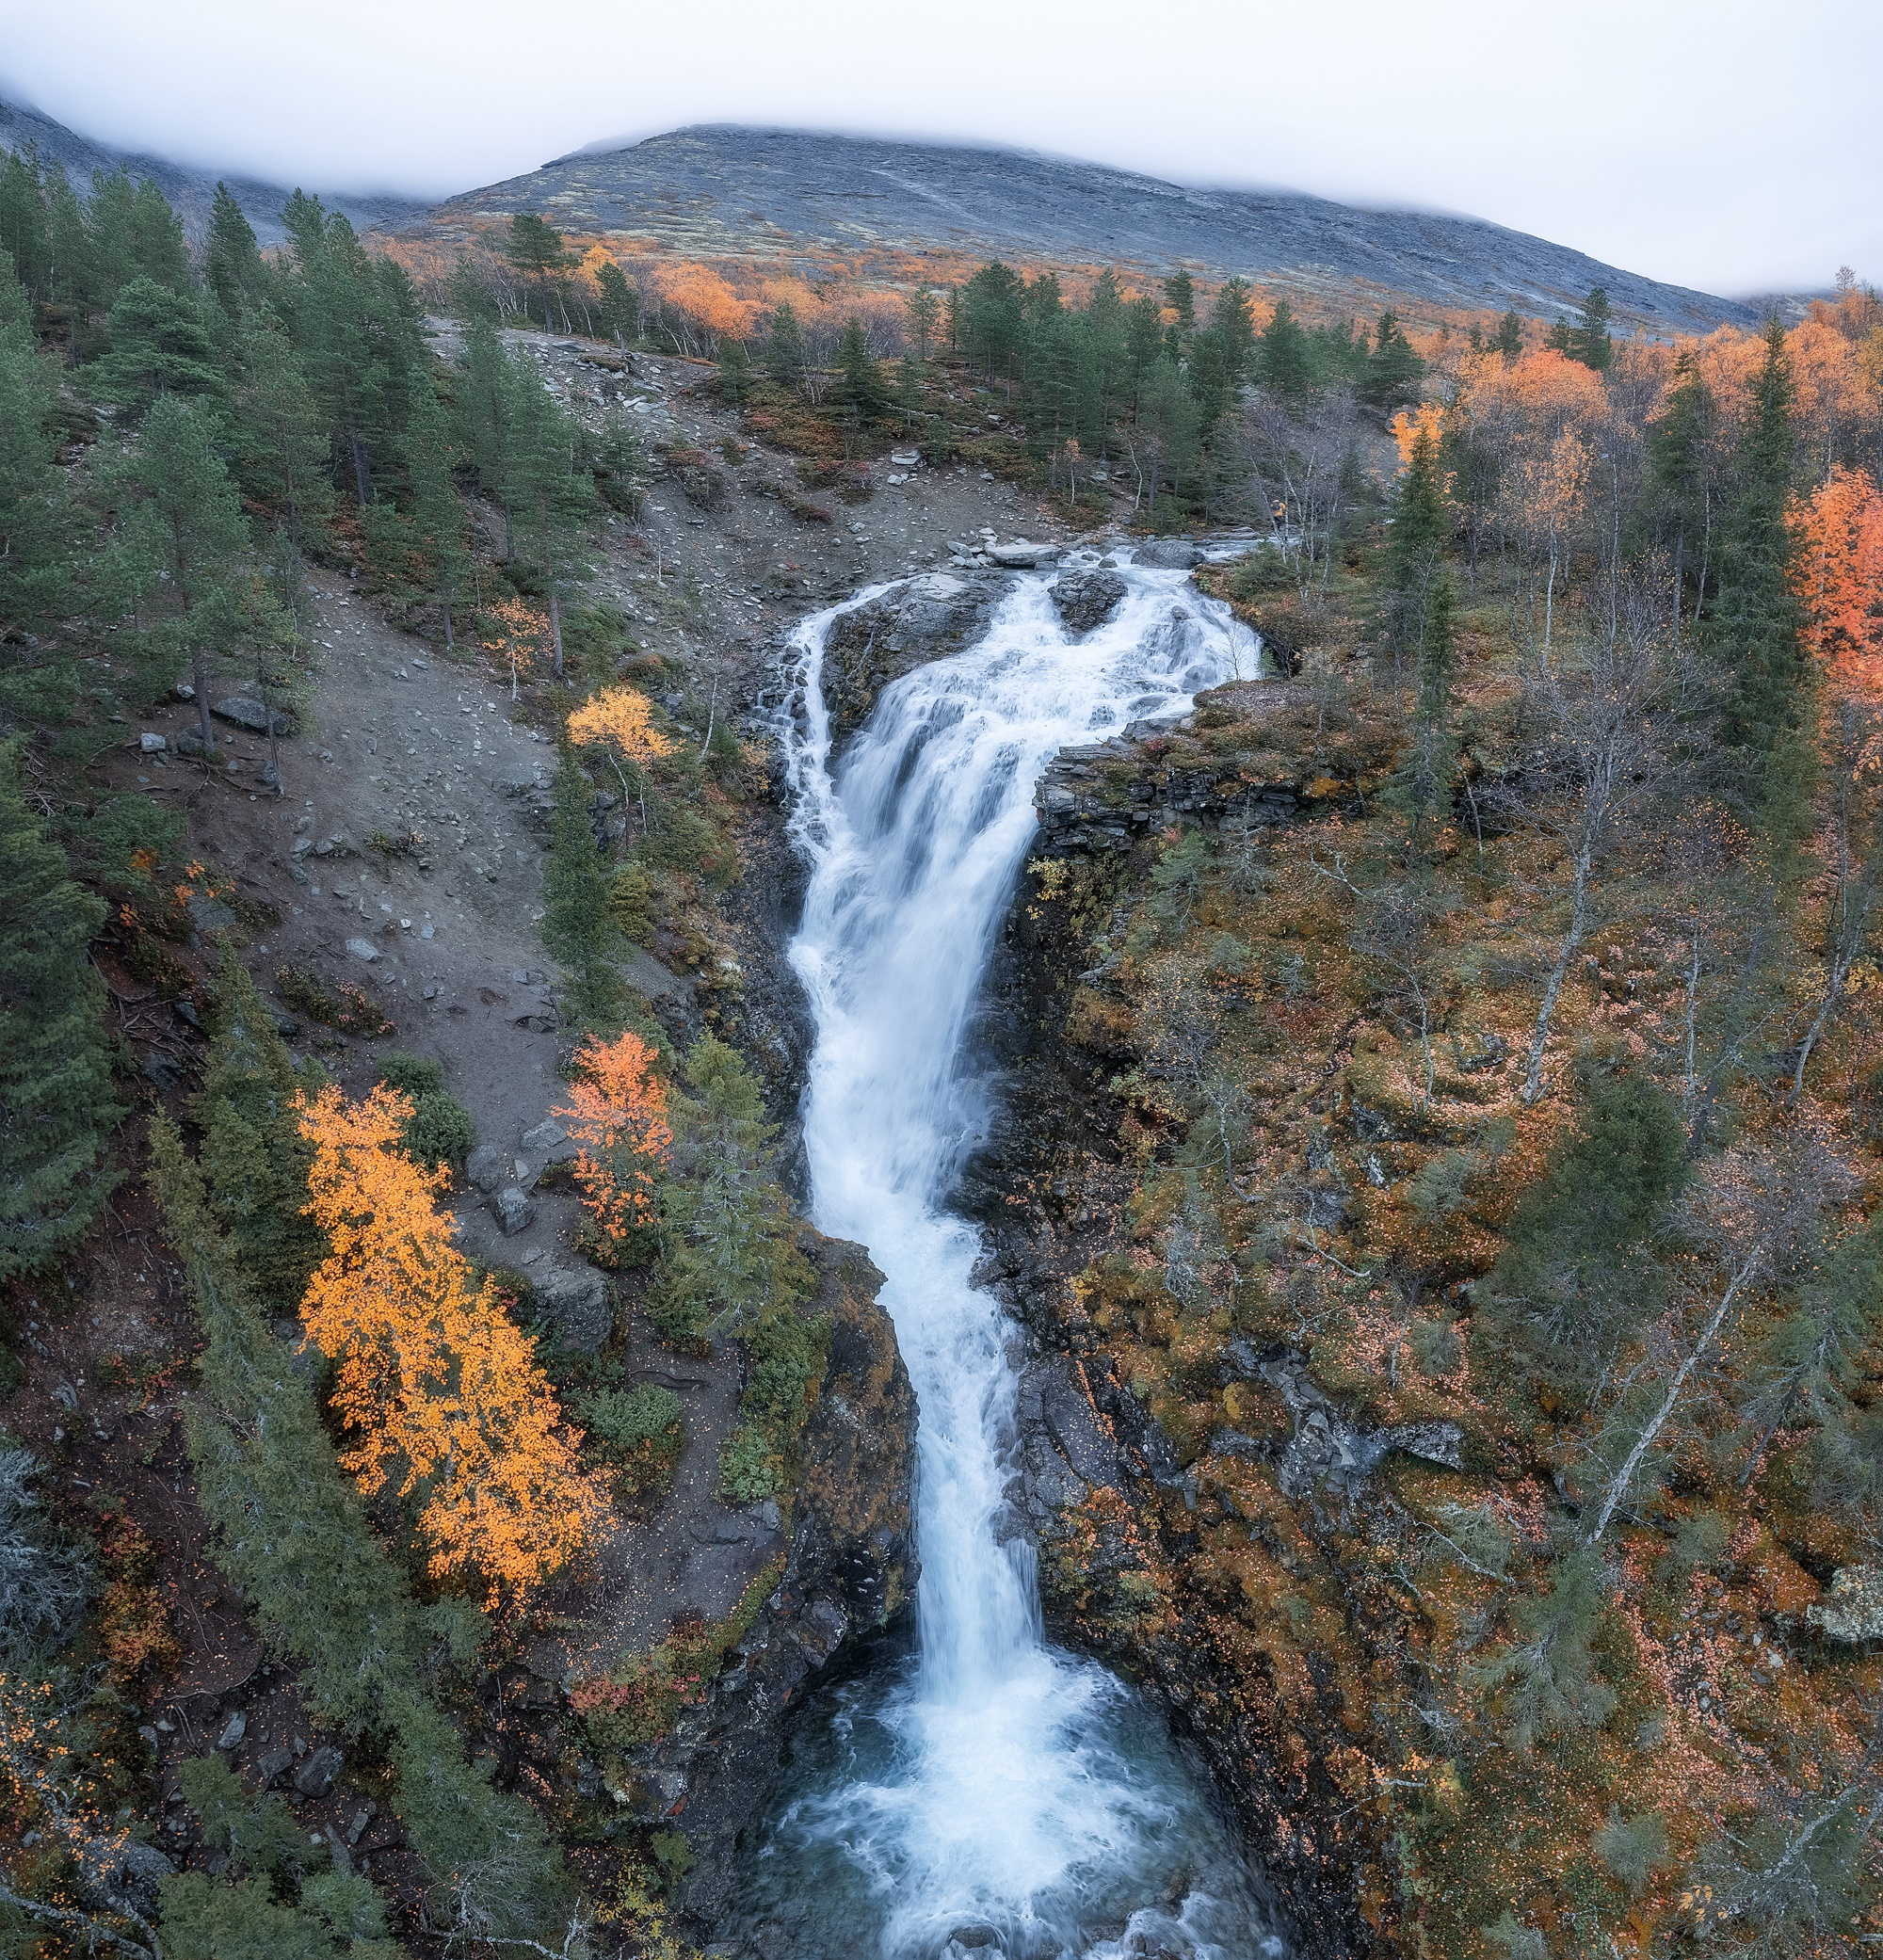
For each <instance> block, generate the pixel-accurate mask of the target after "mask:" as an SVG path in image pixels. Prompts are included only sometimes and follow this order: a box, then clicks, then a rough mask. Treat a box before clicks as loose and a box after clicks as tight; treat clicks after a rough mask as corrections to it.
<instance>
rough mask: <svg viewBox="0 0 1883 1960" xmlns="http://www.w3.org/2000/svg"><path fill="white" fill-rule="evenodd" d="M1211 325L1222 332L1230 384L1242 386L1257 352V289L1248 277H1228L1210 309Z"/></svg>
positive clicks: (1225, 366)
mask: <svg viewBox="0 0 1883 1960" xmlns="http://www.w3.org/2000/svg"><path fill="white" fill-rule="evenodd" d="M1210 325H1211V326H1212V327H1214V328H1215V329H1216V331H1217V333H1219V334H1220V335H1221V336H1222V343H1223V368H1224V371H1225V373H1227V374H1228V376H1229V378H1230V386H1231V388H1232V389H1233V388H1236V387H1239V386H1240V385H1241V384H1242V382H1243V381H1244V380H1245V379H1246V378H1247V376H1248V371H1249V365H1250V362H1251V361H1252V360H1253V357H1254V354H1255V289H1254V288H1253V287H1252V286H1251V285H1250V284H1249V282H1248V281H1247V280H1246V279H1243V278H1241V277H1237V278H1235V279H1231V280H1229V281H1225V283H1224V284H1223V286H1222V287H1221V289H1220V290H1219V291H1218V292H1217V294H1216V297H1215V304H1214V305H1213V306H1212V307H1211V309H1210Z"/></svg>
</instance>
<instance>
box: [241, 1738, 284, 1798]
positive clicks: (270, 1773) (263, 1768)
mask: <svg viewBox="0 0 1883 1960" xmlns="http://www.w3.org/2000/svg"><path fill="white" fill-rule="evenodd" d="M293 1767H294V1751H293V1750H292V1749H290V1748H288V1747H287V1746H286V1745H285V1744H284V1743H282V1744H278V1745H277V1746H276V1747H274V1748H272V1749H264V1750H263V1751H262V1753H261V1755H259V1756H258V1757H256V1758H255V1759H254V1760H253V1761H252V1762H251V1763H250V1764H249V1768H250V1769H251V1770H252V1771H253V1772H254V1775H255V1776H256V1778H257V1779H258V1780H259V1782H260V1784H261V1786H262V1788H263V1789H264V1790H272V1789H273V1788H274V1786H275V1785H276V1784H277V1783H279V1782H280V1781H281V1780H282V1777H283V1776H285V1775H287V1773H288V1772H289V1771H290V1770H291V1769H292V1768H293Z"/></svg>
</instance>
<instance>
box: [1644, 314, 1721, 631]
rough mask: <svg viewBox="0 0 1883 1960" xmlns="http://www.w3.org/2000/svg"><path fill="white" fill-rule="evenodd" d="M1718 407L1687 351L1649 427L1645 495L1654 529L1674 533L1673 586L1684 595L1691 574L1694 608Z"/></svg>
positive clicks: (1710, 499)
mask: <svg viewBox="0 0 1883 1960" xmlns="http://www.w3.org/2000/svg"><path fill="white" fill-rule="evenodd" d="M1718 426H1719V406H1718V404H1717V403H1716V402H1715V401H1714V394H1713V390H1712V389H1711V388H1709V387H1708V386H1707V383H1706V378H1705V376H1703V375H1702V374H1701V373H1700V371H1699V364H1698V361H1695V359H1694V357H1693V354H1692V352H1691V351H1688V350H1683V351H1682V352H1681V353H1680V354H1678V355H1676V356H1675V359H1674V385H1673V386H1672V387H1671V388H1670V389H1668V391H1667V398H1666V406H1665V407H1664V408H1663V409H1662V410H1661V413H1660V414H1659V415H1658V416H1656V417H1655V419H1654V420H1653V421H1652V422H1650V424H1649V425H1648V428H1647V437H1646V448H1647V455H1648V486H1647V487H1648V491H1649V496H1650V499H1651V500H1652V502H1653V504H1654V505H1655V506H1657V508H1656V511H1655V520H1656V526H1657V528H1658V529H1659V531H1660V532H1661V534H1662V536H1663V537H1665V536H1666V533H1667V532H1668V531H1672V532H1673V534H1674V583H1675V587H1676V590H1677V591H1684V590H1685V588H1686V585H1687V580H1688V577H1689V574H1690V572H1691V576H1692V579H1693V582H1694V597H1695V602H1696V607H1697V608H1698V606H1700V605H1703V604H1704V603H1705V602H1706V598H1707V584H1708V574H1709V570H1710V566H1711V560H1712V555H1713V526H1714V493H1713V492H1714V486H1713V464H1712V451H1713V446H1714V440H1715V438H1716V435H1717V432H1718Z"/></svg>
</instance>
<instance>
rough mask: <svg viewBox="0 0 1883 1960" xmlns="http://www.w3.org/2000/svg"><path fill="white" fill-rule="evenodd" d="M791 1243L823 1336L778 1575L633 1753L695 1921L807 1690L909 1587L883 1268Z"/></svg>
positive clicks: (906, 1480)
mask: <svg viewBox="0 0 1883 1960" xmlns="http://www.w3.org/2000/svg"><path fill="white" fill-rule="evenodd" d="M803 1243H804V1245H805V1248H806V1250H807V1251H809V1252H810V1253H811V1255H812V1256H813V1258H814V1260H815V1261H816V1263H817V1267H818V1271H819V1276H820V1280H821V1284H820V1286H819V1289H818V1292H817V1293H816V1296H815V1297H814V1298H813V1300H812V1301H810V1302H809V1303H808V1306H807V1309H806V1310H807V1311H809V1312H811V1313H815V1314H828V1315H829V1317H830V1333H829V1354H828V1360H827V1362H826V1367H825V1374H824V1380H823V1384H822V1387H821V1389H820V1390H819V1392H818V1396H817V1401H816V1405H815V1406H814V1407H813V1410H812V1413H811V1416H810V1418H809V1420H808V1421H807V1422H806V1423H805V1426H804V1430H803V1433H802V1436H801V1438H800V1440H799V1452H798V1464H799V1479H798V1484H797V1489H796V1491H795V1492H794V1493H793V1495H792V1497H791V1500H790V1518H789V1527H790V1538H789V1550H788V1551H787V1553H786V1556H785V1563H784V1567H783V1571H782V1573H781V1577H780V1579H779V1581H778V1584H777V1586H776V1587H775V1588H774V1590H773V1591H772V1592H771V1593H770V1595H769V1596H768V1597H767V1598H766V1599H765V1601H764V1606H763V1607H762V1608H761V1609H760V1611H759V1613H758V1615H757V1616H756V1618H754V1619H753V1621H752V1623H751V1625H750V1627H749V1629H748V1631H747V1632H746V1633H745V1634H744V1636H743V1637H742V1638H741V1639H740V1640H739V1641H738V1643H737V1644H736V1645H735V1646H734V1647H732V1649H731V1651H730V1652H729V1653H728V1654H727V1656H726V1658H725V1662H724V1664H723V1665H722V1666H721V1668H720V1669H719V1672H718V1673H717V1674H716V1676H715V1678H714V1679H713V1680H712V1682H711V1684H710V1686H709V1687H708V1688H707V1690H706V1693H705V1695H704V1698H703V1700H701V1701H700V1703H699V1704H698V1705H697V1706H695V1707H690V1708H686V1709H684V1711H682V1713H681V1714H680V1716H679V1717H678V1718H677V1719H676V1720H675V1722H674V1723H673V1725H672V1727H671V1728H670V1729H669V1730H668V1733H667V1734H666V1735H665V1736H663V1737H662V1738H661V1739H660V1740H659V1741H658V1742H657V1743H652V1744H650V1745H649V1746H648V1747H647V1748H645V1749H643V1750H640V1751H637V1752H635V1755H634V1757H633V1759H632V1765H631V1766H632V1768H633V1770H634V1772H635V1775H636V1790H635V1794H636V1799H637V1802H636V1819H637V1821H640V1822H644V1823H655V1824H659V1825H660V1826H661V1827H663V1828H666V1829H668V1830H677V1831H683V1832H684V1833H685V1835H686V1840H687V1842H688V1845H689V1847H690V1848H691V1850H692V1852H693V1855H694V1856H695V1857H696V1859H697V1860H698V1863H697V1865H696V1866H695V1868H694V1871H693V1873H692V1876H691V1879H690V1881H689V1883H688V1886H687V1889H686V1893H685V1905H686V1909H687V1911H688V1913H689V1914H690V1915H691V1916H692V1917H694V1918H695V1919H696V1920H699V1921H700V1923H701V1924H702V1925H703V1924H708V1923H710V1922H711V1921H712V1920H714V1919H715V1918H716V1916H717V1914H718V1913H719V1911H720V1909H721V1908H722V1906H723V1905H724V1904H725V1902H726V1888H727V1885H728V1882H729V1880H730V1877H731V1873H732V1851H733V1847H734V1845H735V1844H736V1842H737V1840H738V1836H739V1833H740V1832H741V1831H742V1830H743V1829H744V1828H745V1827H746V1825H747V1824H748V1823H750V1822H751V1820H752V1818H753V1817H754V1816H755V1815H756V1814H757V1812H758V1810H759V1807H760V1806H761V1805H762V1804H763V1803H764V1797H765V1793H766V1791H767V1790H768V1788H769V1786H770V1782H771V1777H772V1774H773V1771H774V1770H775V1768H776V1767H777V1763H778V1757H779V1743H780V1737H781V1731H782V1727H783V1725H784V1722H785V1720H786V1718H787V1716H788V1715H789V1713H790V1712H791V1711H792V1710H793V1707H794V1705H795V1704H796V1702H797V1698H798V1696H799V1695H800V1693H801V1691H802V1690H803V1688H804V1686H805V1684H806V1682H807V1681H809V1680H810V1679H812V1678H813V1676H814V1675H815V1674H816V1673H817V1672H818V1671H819V1670H820V1669H822V1668H823V1667H825V1666H826V1665H827V1664H828V1663H829V1662H830V1661H831V1660H832V1659H833V1658H834V1657H836V1656H837V1655H838V1653H839V1652H840V1650H841V1649H842V1648H843V1647H844V1645H845V1642H846V1641H848V1640H850V1639H851V1638H852V1637H853V1636H855V1635H858V1634H861V1633H863V1632H866V1631H869V1630H870V1629H872V1628H876V1627H880V1626H883V1625H884V1624H886V1623H887V1622H888V1621H890V1620H892V1619H893V1618H894V1616H895V1615H896V1614H897V1613H898V1612H899V1611H900V1610H901V1609H902V1608H903V1606H904V1605H905V1603H906V1602H907V1601H908V1600H909V1599H910V1598H911V1597H912V1596H913V1593H914V1589H915V1579H916V1562H915V1552H914V1546H913V1542H912V1539H911V1536H910V1530H911V1518H910V1505H911V1495H912V1489H913V1483H914V1475H915V1396H914V1392H913V1390H911V1389H910V1387H909V1374H908V1372H907V1370H905V1368H904V1367H903V1364H902V1358H901V1356H900V1355H899V1354H898V1353H897V1351H896V1345H895V1330H894V1328H893V1325H891V1323H890V1319H889V1316H888V1314H886V1313H885V1312H884V1311H883V1309H881V1308H880V1307H878V1306H877V1304H876V1296H877V1291H878V1289H879V1288H880V1287H881V1285H882V1275H881V1274H880V1273H878V1272H877V1269H876V1268H875V1267H874V1266H873V1265H872V1264H871V1263H870V1261H869V1259H868V1257H867V1255H866V1254H865V1253H864V1252H863V1249H862V1248H861V1246H859V1245H846V1244H844V1243H843V1242H841V1241H839V1240H835V1239H824V1238H821V1237H819V1236H818V1235H816V1234H815V1233H810V1232H807V1233H806V1234H805V1238H804V1242H803Z"/></svg>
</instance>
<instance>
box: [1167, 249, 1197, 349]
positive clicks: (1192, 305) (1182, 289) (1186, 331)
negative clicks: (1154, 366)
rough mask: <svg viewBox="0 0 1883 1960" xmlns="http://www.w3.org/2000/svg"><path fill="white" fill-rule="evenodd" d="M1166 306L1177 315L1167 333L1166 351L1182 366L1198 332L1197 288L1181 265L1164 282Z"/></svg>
mask: <svg viewBox="0 0 1883 1960" xmlns="http://www.w3.org/2000/svg"><path fill="white" fill-rule="evenodd" d="M1164 304H1165V306H1166V308H1167V310H1168V311H1169V312H1171V313H1175V314H1176V315H1177V317H1176V318H1175V319H1174V320H1172V321H1171V323H1170V325H1169V327H1168V328H1167V329H1166V331H1165V335H1164V351H1165V353H1166V354H1167V355H1168V356H1169V357H1170V359H1171V360H1172V361H1176V362H1178V363H1179V364H1180V365H1181V363H1182V361H1183V357H1184V355H1185V354H1186V353H1187V352H1188V351H1189V347H1190V336H1191V335H1192V334H1193V333H1195V332H1196V330H1197V288H1196V284H1195V282H1194V281H1192V280H1191V278H1190V275H1189V274H1188V273H1187V272H1185V271H1184V270H1183V267H1182V266H1181V265H1180V266H1179V267H1178V268H1177V270H1176V271H1175V272H1173V273H1172V274H1171V275H1170V277H1169V278H1168V279H1167V280H1166V281H1164Z"/></svg>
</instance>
